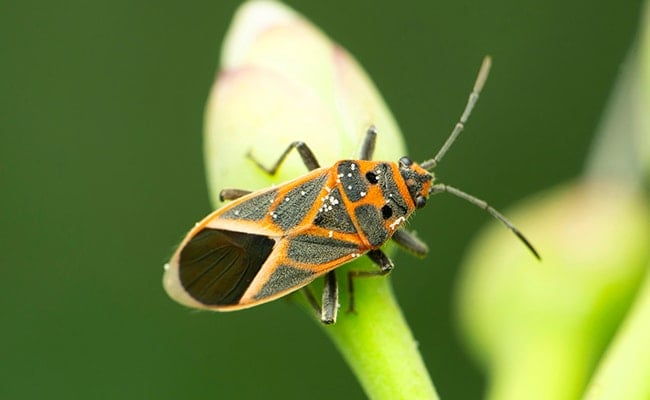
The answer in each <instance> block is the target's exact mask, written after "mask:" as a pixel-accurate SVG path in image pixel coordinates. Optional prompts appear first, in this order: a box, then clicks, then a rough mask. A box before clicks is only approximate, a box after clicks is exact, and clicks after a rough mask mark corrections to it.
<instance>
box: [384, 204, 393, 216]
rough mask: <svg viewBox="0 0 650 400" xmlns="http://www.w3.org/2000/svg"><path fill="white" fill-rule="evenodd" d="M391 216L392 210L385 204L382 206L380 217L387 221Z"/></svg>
mask: <svg viewBox="0 0 650 400" xmlns="http://www.w3.org/2000/svg"><path fill="white" fill-rule="evenodd" d="M392 215H393V209H392V208H390V206H389V205H388V204H386V205H385V206H383V207H382V208H381V216H382V217H383V218H384V219H388V218H390V217H391V216H392Z"/></svg>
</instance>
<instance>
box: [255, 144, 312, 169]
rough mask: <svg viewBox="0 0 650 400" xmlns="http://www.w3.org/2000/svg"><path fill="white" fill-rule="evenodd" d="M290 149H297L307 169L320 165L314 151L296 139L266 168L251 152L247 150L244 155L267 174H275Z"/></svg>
mask: <svg viewBox="0 0 650 400" xmlns="http://www.w3.org/2000/svg"><path fill="white" fill-rule="evenodd" d="M292 149H296V150H297V151H298V154H300V158H302V162H303V163H304V164H305V166H306V167H307V169H308V170H310V171H311V170H314V169H316V168H319V167H320V165H319V164H318V160H316V156H314V153H313V152H312V151H311V149H310V148H309V147H308V146H307V145H306V144H305V142H300V141H296V142H293V143H291V144H290V145H289V147H287V149H286V150H285V151H284V153H282V155H280V158H278V160H277V161H276V162H275V164H273V166H271V168H267V167H266V166H264V165H263V164H262V163H260V162H259V161H257V159H256V158H255V157H253V155H252V154H251V152H250V151H249V152H248V153H247V154H246V156H247V157H248V158H250V159H251V160H252V161H253V162H254V163H255V164H257V166H258V167H260V168H261V169H262V170H263V171H265V172H266V173H268V174H269V175H275V173H276V172H277V171H278V168H280V165H281V164H282V162H283V161H284V159H285V158H287V155H288V154H289V152H290V151H291V150H292Z"/></svg>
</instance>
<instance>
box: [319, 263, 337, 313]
mask: <svg viewBox="0 0 650 400" xmlns="http://www.w3.org/2000/svg"><path fill="white" fill-rule="evenodd" d="M322 304H323V305H322V307H321V312H320V320H321V321H322V322H323V323H324V324H327V325H329V324H333V323H335V322H336V313H337V312H338V310H339V285H338V283H337V282H336V275H335V274H334V271H330V272H328V273H327V275H325V283H324V285H323V302H322Z"/></svg>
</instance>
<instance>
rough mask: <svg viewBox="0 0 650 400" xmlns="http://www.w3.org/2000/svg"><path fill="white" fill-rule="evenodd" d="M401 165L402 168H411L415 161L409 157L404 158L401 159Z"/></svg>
mask: <svg viewBox="0 0 650 400" xmlns="http://www.w3.org/2000/svg"><path fill="white" fill-rule="evenodd" d="M399 164H400V165H401V166H402V167H410V166H411V165H413V161H412V160H411V159H410V158H408V157H402V158H400V159H399Z"/></svg>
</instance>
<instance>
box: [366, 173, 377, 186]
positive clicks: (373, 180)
mask: <svg viewBox="0 0 650 400" xmlns="http://www.w3.org/2000/svg"><path fill="white" fill-rule="evenodd" d="M366 179H367V180H368V182H370V183H371V184H373V185H374V184H375V183H377V175H375V173H374V172H366Z"/></svg>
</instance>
